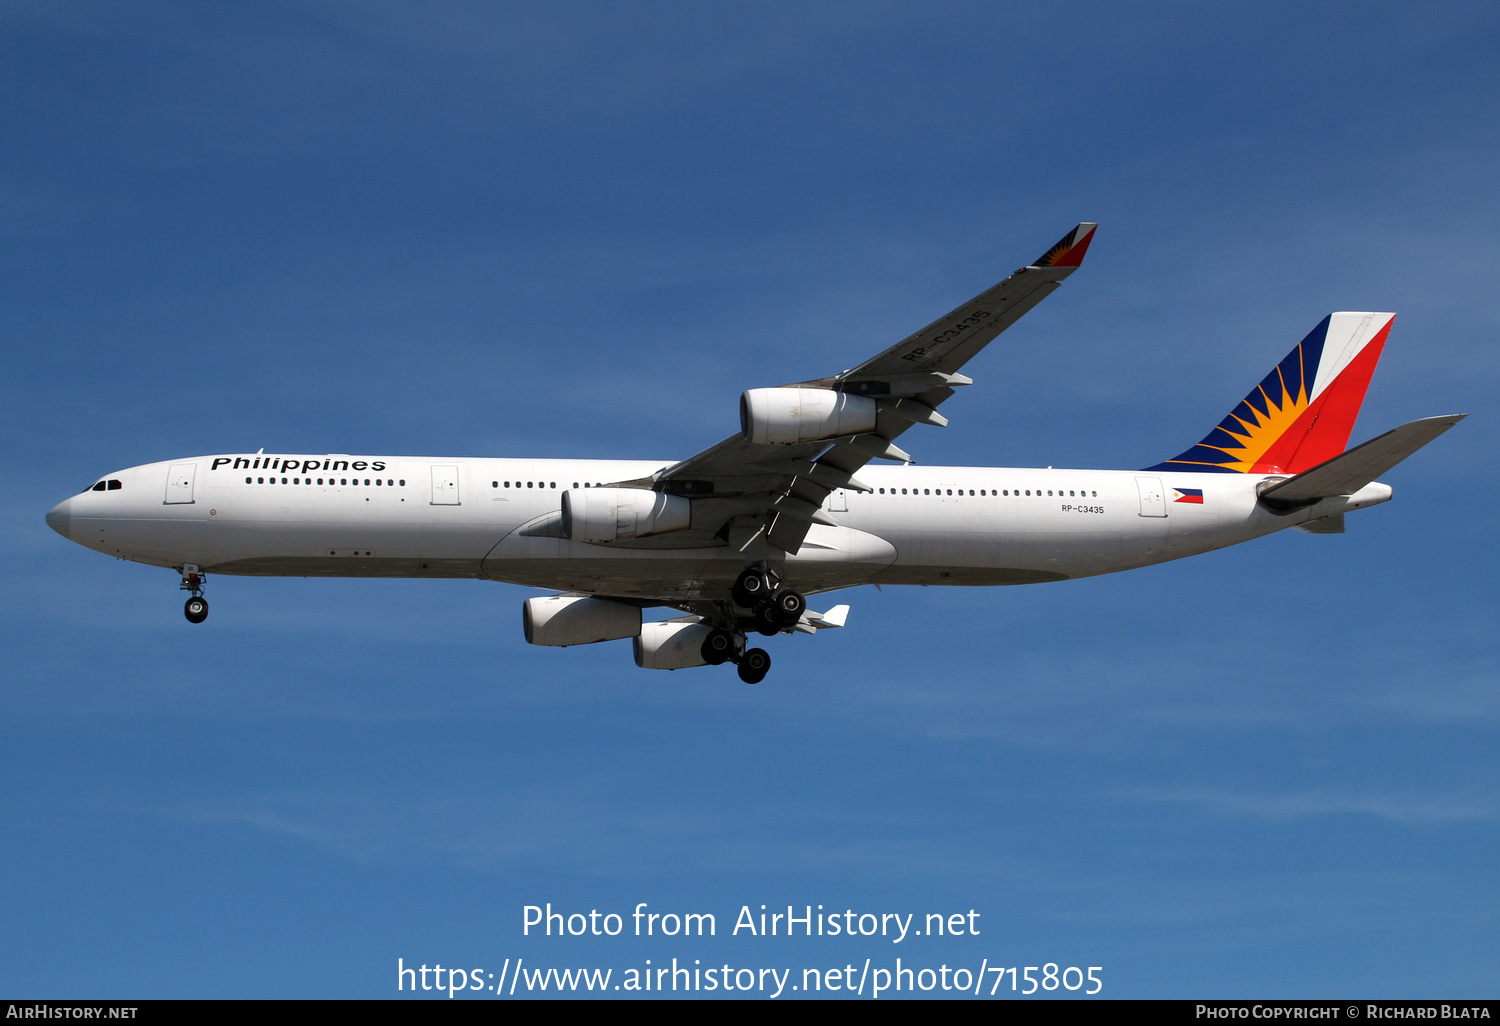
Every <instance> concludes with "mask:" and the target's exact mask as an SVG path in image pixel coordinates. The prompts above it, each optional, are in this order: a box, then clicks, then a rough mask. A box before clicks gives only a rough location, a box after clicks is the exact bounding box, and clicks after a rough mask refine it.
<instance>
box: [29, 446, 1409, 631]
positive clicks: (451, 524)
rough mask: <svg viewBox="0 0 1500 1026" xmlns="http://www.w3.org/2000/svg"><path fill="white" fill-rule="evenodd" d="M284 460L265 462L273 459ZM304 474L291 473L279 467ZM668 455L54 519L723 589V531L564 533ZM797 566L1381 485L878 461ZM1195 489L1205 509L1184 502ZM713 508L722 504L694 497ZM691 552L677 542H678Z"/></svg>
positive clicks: (706, 591) (184, 492)
mask: <svg viewBox="0 0 1500 1026" xmlns="http://www.w3.org/2000/svg"><path fill="white" fill-rule="evenodd" d="M273 464H274V466H272V465H273ZM289 464H291V465H294V467H293V469H287V466H288V465H289ZM667 465H668V463H667V462H663V461H634V460H633V461H624V460H522V459H437V458H425V457H422V458H419V457H353V456H347V455H330V456H318V457H313V456H277V455H275V454H252V455H244V454H240V455H230V456H202V457H195V458H189V459H183V460H174V461H171V462H165V463H153V464H147V465H145V466H140V467H132V468H130V469H128V470H124V471H120V472H119V473H116V474H113V475H110V477H109V479H108V480H110V481H117V482H119V483H118V485H115V486H113V487H112V488H109V489H106V490H103V491H92V490H91V491H86V492H83V493H82V494H80V495H77V496H74V497H73V498H71V499H69V500H66V501H65V502H63V503H61V504H59V505H58V507H57V508H56V509H54V510H53V512H52V514H49V517H48V521H49V523H52V524H53V526H55V527H57V528H58V530H59V531H61V532H62V533H64V534H66V535H67V536H68V537H69V538H70V539H71V540H73V541H75V542H78V543H79V544H80V545H84V546H87V547H88V548H92V549H97V550H98V551H100V552H104V553H107V554H109V555H112V556H117V557H119V558H121V559H130V560H135V561H138V562H142V563H148V564H152V565H157V566H165V567H174V568H178V569H180V568H182V567H183V566H185V565H189V564H196V565H197V566H198V567H200V568H201V570H202V571H203V572H205V573H209V574H253V575H285V576H298V577H324V576H327V577H471V578H486V579H491V580H498V581H507V582H511V583H515V584H521V585H527V586H531V587H536V588H545V589H552V590H559V591H580V592H586V593H589V594H596V595H601V596H606V595H609V596H619V597H629V598H635V599H659V600H661V601H662V602H664V603H671V602H675V601H690V600H694V599H702V598H712V597H717V596H722V594H723V593H724V589H725V586H726V583H727V582H729V581H732V580H733V579H734V577H735V576H736V575H737V574H738V573H739V572H740V571H741V570H742V569H743V568H744V566H745V555H744V553H743V552H742V551H740V550H739V549H737V548H736V547H735V546H734V545H732V544H730V540H731V538H730V536H728V535H726V536H725V537H723V538H712V539H709V538H705V537H703V536H701V535H698V536H684V535H674V534H661V535H654V536H647V537H643V538H636V539H632V540H630V541H623V542H617V543H612V544H594V543H588V542H582V541H570V540H567V539H565V538H563V537H561V531H560V530H559V526H560V523H561V521H560V515H559V514H560V508H561V499H562V495H563V492H564V491H565V490H567V489H569V488H575V487H579V488H581V487H589V486H595V485H599V484H608V483H611V482H618V481H628V480H634V479H639V478H643V477H647V476H649V475H651V474H652V473H654V472H656V471H658V470H660V469H661V468H662V467H664V466H667ZM859 476H860V479H861V481H863V482H864V483H865V484H867V485H868V486H869V487H871V488H872V489H874V491H872V492H855V491H850V490H839V491H835V492H833V493H832V494H831V495H830V496H829V498H828V501H827V502H826V503H825V504H824V510H825V511H826V512H827V514H828V516H829V517H831V518H832V519H833V520H834V521H836V522H837V524H838V526H829V525H824V524H815V525H814V526H813V527H812V529H811V531H810V532H809V533H808V535H807V538H806V540H805V541H804V542H803V545H802V547H801V550H800V551H799V552H798V553H797V554H796V555H794V556H790V557H785V558H784V559H781V560H776V559H773V560H772V563H773V565H774V566H775V568H776V569H777V571H778V573H780V574H781V575H782V576H783V577H785V578H786V579H787V580H788V581H789V582H791V583H792V585H793V586H795V587H798V588H800V589H801V590H803V591H805V592H808V593H812V592H819V591H828V590H831V589H834V588H842V587H848V586H851V585H858V584H926V585H986V584H1029V583H1039V582H1043V581H1057V580H1064V579H1067V578H1072V577H1087V576H1092V575H1095V574H1104V573H1111V572H1114V571H1118V570H1127V569H1130V568H1132V567H1138V566H1145V565H1147V564H1151V563H1159V562H1162V561H1164V560H1169V559H1176V558H1179V557H1182V556H1189V555H1194V554H1196V553H1200V552H1207V551H1209V550H1212V549H1217V548H1222V547H1224V546H1226V545H1232V544H1235V543H1237V542H1242V541H1246V540H1248V539H1251V538H1255V537H1259V536H1261V535H1265V534H1270V533H1272V532H1274V531H1278V530H1281V529H1283V528H1286V527H1291V526H1295V525H1297V524H1301V523H1306V522H1308V521H1310V520H1315V519H1319V518H1321V517H1326V516H1330V515H1333V514H1337V513H1342V512H1346V511H1349V510H1353V509H1358V508H1361V507H1363V506H1370V505H1374V504H1376V503H1379V502H1384V501H1386V500H1387V499H1389V498H1390V496H1391V491H1390V488H1389V487H1387V486H1386V485H1383V484H1378V483H1375V484H1370V485H1367V486H1365V487H1364V488H1362V489H1361V490H1360V491H1358V492H1357V493H1355V494H1354V495H1350V496H1344V497H1338V498H1332V499H1325V500H1322V501H1320V502H1318V503H1317V504H1316V505H1314V506H1311V507H1308V508H1306V509H1302V510H1299V511H1297V512H1294V513H1291V514H1287V515H1275V514H1273V513H1271V512H1268V511H1267V510H1265V509H1263V508H1261V507H1260V506H1259V505H1258V504H1257V501H1256V496H1257V486H1258V485H1259V484H1260V483H1261V482H1262V481H1263V480H1264V478H1262V477H1260V476H1257V475H1246V474H1215V473H1202V474H1199V473H1181V474H1180V473H1156V472H1140V471H1137V472H1133V471H1108V470H1060V469H1051V468H1048V469H1045V470H1026V469H1007V468H990V467H926V466H869V467H866V468H865V469H863V470H861V471H860V474H859ZM1195 490H1196V491H1199V492H1201V498H1202V501H1201V502H1198V501H1190V500H1193V499H1196V498H1197V496H1195V495H1192V492H1193V491H1195ZM696 501H699V502H701V501H713V500H696ZM684 546H686V547H684Z"/></svg>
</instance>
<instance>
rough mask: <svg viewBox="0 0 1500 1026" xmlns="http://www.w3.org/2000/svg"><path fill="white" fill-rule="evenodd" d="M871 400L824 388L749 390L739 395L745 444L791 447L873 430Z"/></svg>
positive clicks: (874, 408) (875, 410)
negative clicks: (799, 443) (800, 443)
mask: <svg viewBox="0 0 1500 1026" xmlns="http://www.w3.org/2000/svg"><path fill="white" fill-rule="evenodd" d="M879 413H880V408H879V407H878V406H876V405H875V400H874V399H869V398H867V397H865V396H862V395H849V394H848V393H845V392H834V391H832V390H831V389H827V388H752V389H750V391H748V392H746V393H745V394H744V395H742V396H740V433H741V434H742V435H744V436H745V440H746V441H747V442H755V443H757V444H770V445H792V444H794V443H796V442H815V441H818V440H820V439H824V438H841V437H843V436H845V435H862V434H864V433H865V432H867V431H874V430H875V418H876V417H877V416H878V415H879Z"/></svg>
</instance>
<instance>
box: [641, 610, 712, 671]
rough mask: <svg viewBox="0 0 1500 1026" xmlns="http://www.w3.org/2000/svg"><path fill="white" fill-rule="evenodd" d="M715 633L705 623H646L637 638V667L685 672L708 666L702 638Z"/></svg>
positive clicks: (642, 625)
mask: <svg viewBox="0 0 1500 1026" xmlns="http://www.w3.org/2000/svg"><path fill="white" fill-rule="evenodd" d="M712 630H713V628H712V627H710V626H709V625H708V624H706V623H697V622H694V621H689V622H686V623H684V622H682V621H677V622H672V621H668V622H665V623H644V624H641V632H640V634H638V635H636V639H635V665H637V666H639V667H640V668H641V669H643V670H685V669H687V668H688V667H689V666H707V665H708V660H706V659H704V658H703V639H704V638H706V637H708V635H709V633H710V632H711V631H712Z"/></svg>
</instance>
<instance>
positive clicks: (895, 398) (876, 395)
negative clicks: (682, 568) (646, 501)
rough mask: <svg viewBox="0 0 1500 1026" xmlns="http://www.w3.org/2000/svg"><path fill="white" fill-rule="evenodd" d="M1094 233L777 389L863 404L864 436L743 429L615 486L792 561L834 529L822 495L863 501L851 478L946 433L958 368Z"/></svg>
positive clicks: (700, 530)
mask: <svg viewBox="0 0 1500 1026" xmlns="http://www.w3.org/2000/svg"><path fill="white" fill-rule="evenodd" d="M1096 227H1097V225H1095V224H1093V223H1091V222H1084V223H1083V224H1080V225H1079V226H1078V227H1077V228H1074V229H1073V230H1072V231H1071V232H1069V233H1068V234H1067V235H1065V236H1063V238H1062V239H1061V240H1060V241H1059V242H1058V243H1057V244H1056V245H1055V246H1053V247H1052V248H1051V249H1049V250H1047V252H1046V253H1044V254H1043V255H1042V256H1041V257H1040V258H1039V259H1037V260H1036V261H1035V262H1034V263H1031V264H1028V265H1027V266H1025V267H1023V268H1021V269H1020V270H1018V271H1016V272H1015V273H1014V274H1012V275H1011V276H1010V277H1008V278H1006V279H1005V280H1004V281H1002V282H1000V283H999V284H998V285H995V286H994V287H993V288H990V289H987V290H986V291H984V292H982V293H980V294H979V295H978V296H975V297H974V298H973V299H971V300H969V301H968V302H967V303H965V304H964V305H963V306H960V307H959V308H958V309H956V310H954V311H952V312H951V313H949V314H947V315H946V316H944V317H940V318H938V319H937V320H936V321H933V322H932V323H931V324H929V325H928V326H927V327H925V328H923V329H922V330H921V331H918V332H916V333H915V334H913V335H911V336H909V337H907V338H905V339H903V340H902V341H901V342H899V343H897V344H896V345H894V346H892V347H891V348H889V349H887V350H886V351H885V352H883V353H881V354H880V355H879V356H876V357H874V358H873V359H870V360H866V361H865V362H864V363H862V364H860V365H859V366H858V367H855V368H853V369H851V370H846V371H844V372H843V373H842V374H837V375H834V376H833V377H828V378H819V379H818V380H816V381H803V382H798V383H796V384H794V385H784V386H781V387H783V388H801V389H818V390H822V391H825V392H828V391H831V392H841V393H845V394H846V395H848V396H856V397H861V398H862V399H867V400H871V401H873V403H874V407H875V410H876V411H877V413H876V415H875V417H874V423H873V426H872V427H868V428H867V429H864V430H860V431H859V432H858V433H855V434H847V435H842V436H838V437H832V438H829V437H824V438H820V439H817V440H813V441H800V442H791V443H789V444H788V443H770V442H764V441H752V440H751V439H750V435H751V432H750V431H749V429H748V428H747V430H746V431H744V432H742V433H741V434H737V435H734V436H732V437H730V438H726V439H725V440H724V441H722V442H720V443H719V444H718V445H715V446H714V447H712V448H711V449H706V450H704V451H703V452H701V453H699V454H698V455H696V456H693V457H691V458H690V459H686V460H683V461H682V462H681V463H678V464H675V465H673V466H670V467H667V468H666V469H664V470H662V471H660V472H658V473H657V474H655V475H653V476H652V477H650V478H646V479H642V480H639V481H627V482H619V484H620V485H621V486H634V487H640V488H645V487H649V488H654V489H656V490H658V491H663V492H667V493H669V494H674V495H683V496H687V497H690V498H692V499H693V500H694V502H693V519H692V530H691V534H692V535H695V536H697V537H698V538H702V537H704V535H705V534H707V535H717V536H718V537H719V538H722V539H723V540H725V541H727V542H729V543H730V544H733V545H736V546H737V547H741V548H746V549H747V550H748V549H749V548H751V547H752V546H754V545H755V544H756V543H757V541H761V540H763V541H764V542H765V543H766V544H767V545H769V546H770V547H771V548H774V549H779V550H781V551H783V552H788V553H795V552H796V551H797V550H798V549H799V548H800V547H801V545H802V540H803V538H805V537H806V535H807V532H808V529H809V528H810V527H811V526H812V525H813V524H814V523H825V524H835V523H836V521H835V520H833V519H832V518H831V517H830V516H829V515H828V514H827V513H825V512H824V511H823V509H822V506H823V501H824V500H825V499H826V498H827V497H828V494H829V493H830V492H832V491H833V490H834V489H837V488H852V489H854V490H856V491H868V490H869V489H868V487H867V486H866V485H864V484H863V483H861V482H860V480H859V479H858V477H857V476H856V472H857V471H858V470H859V469H860V468H861V467H863V466H864V465H865V464H866V463H868V462H869V461H870V460H872V459H888V460H899V461H902V462H911V457H910V456H908V455H907V454H906V453H905V452H903V451H902V450H901V449H899V448H897V447H896V445H895V444H894V442H895V439H896V438H897V437H898V436H899V435H900V434H901V433H902V432H904V431H905V430H906V429H907V428H909V427H911V426H912V425H913V424H931V425H935V426H938V427H942V426H944V425H946V424H947V423H948V421H947V419H946V418H945V417H943V415H942V414H940V413H938V412H937V408H938V406H940V405H941V404H942V403H943V401H944V400H945V399H947V398H948V397H949V396H951V395H952V394H953V391H954V389H955V388H957V387H959V386H961V385H968V384H971V383H972V381H971V379H969V378H967V377H964V376H963V375H962V374H960V373H959V371H960V370H961V369H962V368H963V366H964V364H966V363H968V362H969V360H971V359H972V358H973V357H974V356H975V355H976V354H978V353H979V351H980V350H981V349H983V348H984V347H985V346H986V345H988V344H989V343H990V341H991V340H993V339H994V338H995V337H996V336H997V335H999V334H1000V333H1001V332H1002V331H1004V330H1005V329H1006V328H1008V327H1010V326H1011V325H1012V324H1014V323H1015V322H1016V321H1017V320H1018V319H1019V318H1020V317H1021V315H1022V314H1024V313H1025V312H1026V311H1027V310H1030V309H1031V308H1032V307H1033V306H1036V304H1038V303H1040V302H1041V301H1042V300H1043V299H1045V298H1046V297H1047V296H1048V295H1049V294H1051V292H1052V291H1053V290H1054V289H1056V288H1057V287H1058V285H1060V284H1061V283H1062V280H1063V279H1064V278H1066V277H1067V276H1068V275H1070V274H1072V273H1073V271H1074V270H1075V269H1077V267H1078V265H1079V264H1080V263H1082V262H1083V256H1084V253H1085V252H1087V250H1088V248H1089V243H1090V242H1091V241H1092V240H1093V237H1094V229H1095V228H1096ZM766 391H769V390H766ZM747 394H748V393H747ZM865 408H868V404H866V406H865Z"/></svg>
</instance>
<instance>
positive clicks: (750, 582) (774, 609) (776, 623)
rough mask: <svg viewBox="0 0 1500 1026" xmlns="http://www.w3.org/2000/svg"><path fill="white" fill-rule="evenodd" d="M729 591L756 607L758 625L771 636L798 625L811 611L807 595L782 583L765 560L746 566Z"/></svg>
mask: <svg viewBox="0 0 1500 1026" xmlns="http://www.w3.org/2000/svg"><path fill="white" fill-rule="evenodd" d="M729 594H730V597H731V598H733V599H734V604H735V605H737V606H743V607H745V608H746V609H749V610H752V611H753V617H754V620H755V629H756V630H758V631H760V632H761V633H762V634H764V635H765V636H766V637H768V638H769V637H771V636H772V635H773V634H780V633H781V632H782V631H785V630H790V629H791V628H793V627H795V626H796V625H797V621H798V620H800V619H802V614H803V613H805V612H807V599H805V598H803V597H802V593H801V592H797V591H793V590H792V589H791V588H783V587H781V584H780V581H779V580H778V579H777V578H776V575H775V574H773V573H771V571H770V569H769V568H768V567H767V566H766V565H765V564H764V563H757V564H756V565H755V566H750V567H746V568H745V570H744V572H742V573H741V574H740V575H739V577H737V578H735V581H734V587H733V588H731V589H730V592H729Z"/></svg>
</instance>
